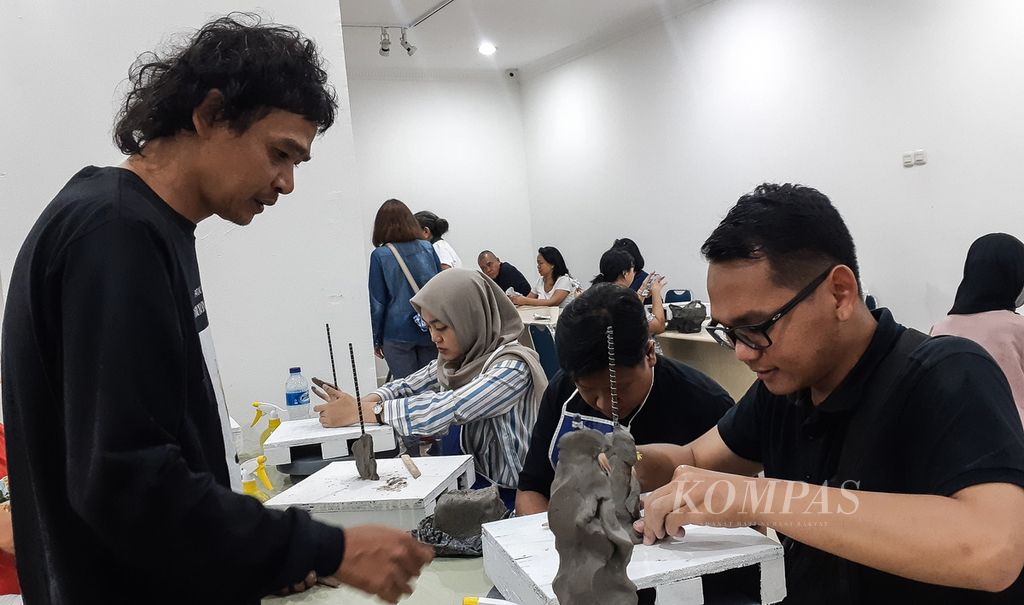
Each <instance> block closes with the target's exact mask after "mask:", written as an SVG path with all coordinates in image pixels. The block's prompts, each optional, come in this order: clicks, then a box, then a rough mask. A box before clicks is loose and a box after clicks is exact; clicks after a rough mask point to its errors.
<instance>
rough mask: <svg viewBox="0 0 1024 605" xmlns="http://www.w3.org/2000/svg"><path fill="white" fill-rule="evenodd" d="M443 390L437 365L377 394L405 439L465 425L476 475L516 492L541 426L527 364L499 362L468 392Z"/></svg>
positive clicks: (388, 419) (386, 418)
mask: <svg viewBox="0 0 1024 605" xmlns="http://www.w3.org/2000/svg"><path fill="white" fill-rule="evenodd" d="M439 389H440V384H439V383H438V380H437V360H436V359H435V360H433V361H431V362H430V363H429V364H427V365H426V366H425V367H424V368H422V369H421V370H419V371H417V372H415V373H413V374H410V375H409V376H407V377H405V378H402V379H399V380H395V381H393V382H390V383H388V384H386V385H384V386H383V387H381V388H379V389H377V390H376V391H375V393H376V394H377V395H378V396H379V397H380V398H381V399H382V400H383V401H384V412H383V414H382V416H383V417H384V421H385V422H387V423H388V424H390V425H391V426H392V428H394V429H395V432H397V433H399V434H401V435H437V434H443V433H444V432H445V431H446V430H447V429H448V427H450V426H452V425H461V426H462V449H463V451H465V452H466V453H467V454H471V455H472V456H473V461H474V463H475V464H476V472H477V473H478V474H480V475H483V476H484V477H486V478H487V479H490V480H491V481H492V482H494V483H497V484H498V485H500V486H502V487H508V488H513V489H514V488H515V487H516V484H517V483H518V481H519V471H521V470H522V468H523V462H524V461H525V460H526V452H527V450H528V449H529V447H530V431H532V430H533V425H534V423H535V422H536V420H537V410H536V409H535V408H534V407H533V406H531V405H530V402H531V401H533V391H534V385H533V378H532V377H531V375H530V369H529V367H528V366H527V365H526V363H525V362H523V361H522V360H520V359H518V358H514V357H506V358H504V359H499V360H497V361H494V362H492V363H491V364H490V366H488V367H487V368H486V369H484V371H483V372H481V373H480V375H479V376H477V377H476V378H474V379H473V380H471V381H470V382H468V383H467V384H466V385H465V386H462V387H459V388H457V389H454V390H451V391H440V392H439Z"/></svg>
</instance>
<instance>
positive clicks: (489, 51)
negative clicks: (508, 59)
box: [477, 42, 498, 57]
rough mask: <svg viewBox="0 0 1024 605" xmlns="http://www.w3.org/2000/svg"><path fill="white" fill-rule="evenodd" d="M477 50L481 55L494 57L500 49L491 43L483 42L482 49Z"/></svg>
mask: <svg viewBox="0 0 1024 605" xmlns="http://www.w3.org/2000/svg"><path fill="white" fill-rule="evenodd" d="M477 50H478V51H480V54H481V55H483V56H485V57H489V56H491V55H493V54H494V51H496V50H498V48H497V47H496V46H494V45H493V44H491V43H490V42H481V43H480V48H478V49H477Z"/></svg>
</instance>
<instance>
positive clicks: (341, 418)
mask: <svg viewBox="0 0 1024 605" xmlns="http://www.w3.org/2000/svg"><path fill="white" fill-rule="evenodd" d="M313 384H314V385H316V386H314V387H313V393H315V394H316V396H317V397H319V398H320V399H323V400H324V401H325V402H326V403H320V404H317V405H315V406H313V411H314V412H317V413H319V414H320V424H321V425H323V426H324V427H327V428H331V427H337V426H349V425H351V424H354V423H356V422H359V410H358V409H357V408H356V405H357V404H356V398H355V397H353V396H351V395H349V394H348V393H346V392H345V391H342V390H341V389H339V388H337V387H335V386H334V385H332V384H330V383H327V382H324V381H323V380H320V379H319V378H315V377H314V378H313ZM317 387H320V388H319V389H318V388H317ZM320 389H323V390H320Z"/></svg>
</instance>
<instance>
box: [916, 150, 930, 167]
mask: <svg viewBox="0 0 1024 605" xmlns="http://www.w3.org/2000/svg"><path fill="white" fill-rule="evenodd" d="M927 163H928V154H927V153H926V152H925V150H924V149H915V150H914V165H915V166H924V165H925V164H927Z"/></svg>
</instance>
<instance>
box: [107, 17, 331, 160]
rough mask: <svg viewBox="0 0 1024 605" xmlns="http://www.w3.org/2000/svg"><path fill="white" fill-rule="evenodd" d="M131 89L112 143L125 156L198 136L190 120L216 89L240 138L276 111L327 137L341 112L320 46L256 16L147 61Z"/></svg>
mask: <svg viewBox="0 0 1024 605" xmlns="http://www.w3.org/2000/svg"><path fill="white" fill-rule="evenodd" d="M128 81H129V83H130V85H131V90H130V91H129V92H128V94H127V96H126V97H125V100H124V104H123V105H122V106H121V110H120V111H119V112H118V117H117V123H116V124H115V126H114V143H115V144H116V145H117V147H118V148H119V149H120V150H121V151H122V152H124V153H125V154H127V155H133V154H137V153H142V151H143V149H144V148H145V146H146V144H147V143H148V142H150V141H153V140H155V139H159V138H161V137H169V136H174V135H175V134H176V133H178V132H179V131H192V132H195V127H194V126H193V124H192V112H193V111H194V110H195V108H196V107H198V106H199V105H200V104H201V103H202V102H203V100H204V99H205V98H206V95H207V94H208V93H209V92H210V91H211V90H213V89H216V90H218V91H220V93H221V94H222V95H223V97H224V99H223V105H222V107H221V108H220V113H219V115H218V116H217V119H218V120H223V121H226V122H227V123H228V125H229V126H230V128H231V129H232V130H234V131H236V132H238V133H242V132H245V130H246V129H248V128H249V126H251V125H252V124H253V123H254V122H256V121H258V120H260V119H262V118H264V117H266V116H267V114H269V113H270V112H271V111H273V110H274V109H281V110H284V111H289V112H291V113H295V114H298V115H301V116H302V117H304V118H306V119H307V120H309V121H310V122H313V123H314V124H316V126H317V130H318V132H320V133H323V132H324V131H325V130H327V129H328V128H330V126H331V124H333V123H334V116H335V112H336V110H337V98H336V96H335V92H334V89H333V87H331V86H330V85H329V84H328V83H327V72H326V71H325V69H324V65H323V60H322V59H321V57H320V55H319V53H318V52H317V49H316V45H315V44H314V43H313V42H312V41H311V40H308V39H306V38H304V37H303V35H302V34H301V33H300V32H299V31H298V30H296V29H294V28H291V27H286V26H282V25H277V24H271V23H262V22H261V21H260V17H259V16H258V15H254V14H251V13H231V14H229V15H227V16H224V17H220V18H217V19H214V20H213V21H210V22H209V23H207V24H206V25H204V26H203V27H202V28H201V29H200V30H199V31H198V32H196V34H195V35H194V36H192V37H191V38H190V39H189V40H188V41H187V43H186V44H185V45H183V46H180V47H176V48H172V49H171V51H170V52H168V53H167V54H166V55H165V56H159V55H157V54H156V53H155V52H147V53H144V54H142V55H141V56H140V57H139V58H138V59H137V60H136V61H135V63H134V64H133V65H132V67H131V69H130V70H129V72H128Z"/></svg>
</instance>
